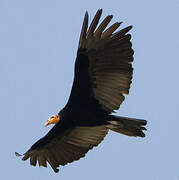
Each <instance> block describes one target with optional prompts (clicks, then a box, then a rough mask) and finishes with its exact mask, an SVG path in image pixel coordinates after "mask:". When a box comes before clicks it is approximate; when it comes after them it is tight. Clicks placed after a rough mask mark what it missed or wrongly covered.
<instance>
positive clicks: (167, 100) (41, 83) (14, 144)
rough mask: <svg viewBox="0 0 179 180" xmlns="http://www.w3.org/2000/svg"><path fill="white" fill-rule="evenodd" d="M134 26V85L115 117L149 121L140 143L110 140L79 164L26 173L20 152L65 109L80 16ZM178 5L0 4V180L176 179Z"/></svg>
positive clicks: (177, 0) (44, 0) (138, 1)
mask: <svg viewBox="0 0 179 180" xmlns="http://www.w3.org/2000/svg"><path fill="white" fill-rule="evenodd" d="M99 8H103V10H104V11H103V16H102V17H103V18H104V17H105V16H106V15H108V14H113V15H114V18H113V21H112V22H116V21H123V22H124V23H123V25H122V26H121V27H125V26H127V25H133V29H132V31H131V33H132V37H133V38H132V42H133V48H134V50H135V61H134V63H133V67H134V78H133V84H132V86H131V91H130V95H129V96H128V97H126V100H125V102H124V103H123V105H122V106H121V109H120V110H119V111H118V112H117V114H118V115H122V116H129V117H136V118H144V119H146V120H148V126H147V128H148V131H147V133H146V138H144V139H140V138H131V137H127V136H123V135H120V134H117V133H113V132H110V133H109V134H108V136H107V137H106V138H105V140H104V141H103V142H102V144H101V145H99V146H98V147H97V148H94V149H93V150H92V151H90V152H89V153H88V154H87V155H86V157H85V158H83V159H81V160H80V161H77V162H74V163H72V164H69V165H67V166H65V167H61V168H60V171H59V173H58V174H55V173H54V172H53V171H52V169H51V168H49V167H48V168H47V169H46V168H39V167H35V168H34V167H32V166H30V165H29V162H22V161H21V160H20V159H19V158H17V157H16V156H15V155H14V152H15V151H18V152H20V153H21V152H22V153H23V152H25V151H26V150H27V149H28V148H29V147H30V146H31V145H32V144H33V143H34V142H35V141H36V140H38V139H39V138H40V137H42V136H43V135H45V134H46V133H47V132H48V130H49V129H50V128H51V127H49V128H44V127H43V124H44V122H45V121H46V120H47V119H48V117H49V116H51V115H53V114H54V113H57V112H58V111H59V110H60V109H61V108H62V107H63V106H64V105H65V103H66V101H67V99H68V96H69V93H70V90H71V84H72V80H73V65H74V61H75V56H76V51H77V44H78V38H79V34H80V30H81V25H82V20H83V17H84V13H85V11H86V10H88V12H89V15H90V18H92V17H93V16H94V13H95V12H96V11H97V9H99ZM178 18H179V0H171V1H163V0H158V1H156V0H150V1H142V0H135V1H129V0H125V1H124V0H123V1H120V0H110V1H102V0H99V1H95V0H89V1H82V0H80V1H68V0H66V1H58V0H51V1H50V0H38V1H37V0H31V1H24V0H16V1H14V0H1V1H0V82H1V84H0V98H1V101H0V109H1V128H0V129H1V130H0V137H1V145H0V147H1V150H0V152H1V155H0V159H1V165H0V167H1V168H0V169H1V173H0V179H7V180H10V179H20V180H22V179H25V180H32V179H34V180H39V179H43V180H47V179H54V180H55V179H63V180H70V179H76V180H82V179H83V180H84V179H85V180H91V179H103V180H109V179H121V180H176V179H179V141H178V138H179V130H178V129H179V119H178V107H179V102H178V100H179V98H178V92H179V80H178V76H179V72H178V66H179V59H178V56H179V54H178V53H179V38H178V33H179V23H178V22H179V20H178Z"/></svg>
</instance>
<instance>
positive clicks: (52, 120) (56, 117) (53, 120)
mask: <svg viewBox="0 0 179 180" xmlns="http://www.w3.org/2000/svg"><path fill="white" fill-rule="evenodd" d="M59 121H60V116H59V115H54V116H52V117H50V118H49V119H48V120H47V121H46V122H45V124H44V126H45V127H47V126H48V125H50V124H57V123H58V122H59Z"/></svg>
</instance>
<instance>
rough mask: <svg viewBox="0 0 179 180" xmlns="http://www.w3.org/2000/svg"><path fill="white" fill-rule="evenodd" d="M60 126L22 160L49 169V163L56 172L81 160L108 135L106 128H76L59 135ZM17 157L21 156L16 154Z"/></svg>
mask: <svg viewBox="0 0 179 180" xmlns="http://www.w3.org/2000/svg"><path fill="white" fill-rule="evenodd" d="M57 130H59V129H58V125H56V126H54V127H53V128H52V129H51V130H50V132H49V133H48V134H47V135H46V136H45V137H44V138H42V139H40V140H39V141H37V142H36V143H35V144H34V145H33V146H32V147H31V148H30V149H29V150H28V151H27V152H26V153H25V154H24V155H23V156H24V157H23V158H22V160H27V159H29V158H30V164H31V165H32V166H36V164H37V162H38V164H39V166H44V167H47V162H48V163H49V164H50V166H51V167H52V169H53V170H54V171H55V172H58V171H59V170H58V169H57V168H58V167H59V165H62V166H64V165H66V164H67V163H71V162H73V161H76V160H79V159H80V158H82V157H84V156H85V154H86V153H87V152H88V151H89V150H90V149H92V148H93V147H94V146H97V145H98V144H99V143H100V142H101V141H102V140H103V139H104V137H105V136H106V134H107V133H108V129H107V128H106V127H105V126H93V127H74V128H72V129H68V130H66V131H64V133H59V134H58V135H57V133H56V132H57ZM16 155H17V156H21V155H20V154H19V153H16Z"/></svg>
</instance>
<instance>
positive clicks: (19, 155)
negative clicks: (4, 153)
mask: <svg viewBox="0 0 179 180" xmlns="http://www.w3.org/2000/svg"><path fill="white" fill-rule="evenodd" d="M15 155H16V156H17V157H21V156H23V155H22V154H20V153H18V152H15Z"/></svg>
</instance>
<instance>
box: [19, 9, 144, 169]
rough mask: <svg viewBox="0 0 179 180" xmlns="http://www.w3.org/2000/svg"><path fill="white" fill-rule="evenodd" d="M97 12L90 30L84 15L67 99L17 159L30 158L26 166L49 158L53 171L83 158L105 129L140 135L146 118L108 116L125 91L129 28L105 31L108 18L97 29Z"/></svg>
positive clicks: (128, 72) (129, 76) (128, 79)
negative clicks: (46, 128)
mask: <svg viewBox="0 0 179 180" xmlns="http://www.w3.org/2000/svg"><path fill="white" fill-rule="evenodd" d="M101 13H102V10H98V11H97V13H96V15H95V17H94V19H93V21H92V23H91V25H90V27H89V28H88V14H87V13H86V15H85V18H84V22H83V26H82V31H81V35H80V41H79V47H78V52H77V58H76V61H75V76H74V82H73V86H72V90H71V94H70V97H69V100H68V102H67V104H66V106H65V107H64V108H63V109H62V110H61V111H60V112H59V113H58V115H56V116H55V118H56V117H57V118H56V119H57V120H58V121H56V123H55V124H56V125H55V126H54V127H53V128H52V129H51V130H50V131H49V132H48V134H47V135H46V136H44V137H43V138H41V139H40V140H39V141H37V142H36V143H35V144H34V145H33V146H32V147H31V148H30V149H29V150H28V151H27V152H26V153H25V154H24V157H23V158H22V159H23V160H27V159H28V158H30V164H31V165H34V166H35V165H36V163H37V162H38V163H39V165H40V166H44V167H46V166H47V162H48V163H49V164H50V165H51V167H52V168H53V170H54V171H55V172H58V169H57V168H58V167H59V165H65V164H67V163H70V162H72V161H74V160H78V159H80V158H81V157H84V156H85V154H86V153H87V152H88V150H89V149H92V148H93V147H94V146H97V145H98V144H99V143H100V142H101V141H102V140H103V139H104V137H105V136H106V134H107V133H108V131H109V130H113V131H115V132H118V133H121V134H125V135H128V136H135V137H136V136H139V137H144V136H145V134H144V133H143V130H145V128H144V127H143V126H144V125H146V121H145V120H139V119H133V118H125V117H120V116H114V115H112V114H111V113H112V112H114V110H117V109H119V107H120V104H121V103H122V102H123V100H124V94H128V93H129V88H130V84H131V79H132V71H133V69H132V65H131V62H132V61H133V50H132V48H131V47H132V45H131V42H130V39H131V35H130V34H127V33H128V31H129V30H130V29H131V28H132V27H131V26H129V27H127V28H125V29H122V30H120V31H117V32H116V33H113V32H114V31H115V30H116V29H117V28H118V27H119V25H120V24H121V23H114V24H113V25H112V26H110V27H109V28H108V29H107V30H106V31H105V28H106V26H107V25H108V23H109V22H110V21H111V19H112V16H107V17H106V18H105V19H104V20H103V21H102V23H101V24H100V25H99V26H98V27H97V25H98V21H99V19H100V17H101ZM55 118H54V117H53V119H55ZM49 124H50V123H49ZM16 155H20V154H18V153H16Z"/></svg>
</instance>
